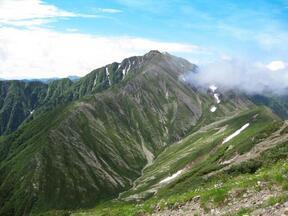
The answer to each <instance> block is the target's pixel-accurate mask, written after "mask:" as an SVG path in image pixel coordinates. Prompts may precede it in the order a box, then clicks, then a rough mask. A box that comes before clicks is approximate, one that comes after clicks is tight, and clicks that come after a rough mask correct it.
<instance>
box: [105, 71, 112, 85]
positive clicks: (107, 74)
mask: <svg viewBox="0 0 288 216" xmlns="http://www.w3.org/2000/svg"><path fill="white" fill-rule="evenodd" d="M105 69H106V76H107V78H108V82H109V85H111V81H110V74H109V70H108V67H106V68H105Z"/></svg>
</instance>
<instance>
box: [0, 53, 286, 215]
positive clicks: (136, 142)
mask: <svg viewBox="0 0 288 216" xmlns="http://www.w3.org/2000/svg"><path fill="white" fill-rule="evenodd" d="M195 67H196V66H195V65H193V64H191V63H189V62H188V61H186V60H184V59H181V58H177V57H175V56H172V55H169V54H167V53H165V54H163V53H160V52H158V51H151V52H149V53H147V54H146V55H144V56H138V57H131V58H128V59H125V60H124V61H123V62H122V63H120V64H119V63H112V64H110V65H107V66H105V67H102V68H99V69H97V70H95V71H92V72H91V73H90V74H88V75H87V76H85V77H83V78H81V79H80V80H79V81H76V82H71V81H70V80H69V79H63V80H56V81H54V82H51V83H49V84H48V85H46V86H44V87H43V89H44V90H43V92H44V93H43V94H41V97H39V98H40V99H39V102H38V103H37V107H36V109H35V113H33V115H32V116H31V117H30V118H29V119H28V120H27V121H26V122H25V124H23V125H22V126H21V127H20V128H19V129H18V130H17V131H15V132H14V133H12V134H10V135H8V136H2V137H1V138H0V215H29V213H30V212H31V211H32V213H33V214H38V213H40V214H41V213H42V212H45V211H49V210H51V209H60V210H61V209H78V208H84V207H92V206H94V205H95V204H97V203H99V202H100V201H105V200H109V199H111V198H116V197H118V195H119V193H121V192H122V193H121V194H120V197H119V198H121V200H124V201H125V200H129V201H131V200H132V201H135V200H136V201H141V202H143V201H142V200H143V199H147V198H149V197H150V196H152V195H154V197H153V198H152V201H153V199H156V201H155V202H154V203H153V204H155V203H157V202H158V201H159V199H164V198H167V197H170V196H174V195H175V194H179V193H180V194H183V193H185V192H187V191H186V190H187V189H190V190H194V189H195V188H196V187H198V186H200V185H201V184H202V182H203V183H205V182H206V180H207V179H208V180H207V182H209V181H210V180H209V179H210V178H212V179H213V178H214V177H213V176H215V175H216V176H217V175H218V174H219V173H225V172H228V170H231V169H232V168H231V166H232V165H237V163H242V162H243V161H245V160H249V159H253V158H252V157H251V155H250V156H249V152H252V153H253V151H256V153H253V155H255V157H256V156H258V155H259V154H260V153H261V152H263V151H266V150H268V149H270V148H273V147H275V146H278V145H281V144H282V143H283V142H285V141H286V139H287V134H286V126H285V125H284V124H283V122H282V121H281V120H280V119H279V118H278V117H277V116H276V115H274V114H273V113H271V111H270V110H268V109H266V108H263V107H258V106H256V105H254V104H253V103H252V102H251V101H250V100H249V99H248V98H247V97H246V96H243V95H242V94H241V93H235V92H233V91H230V92H222V93H221V90H220V91H219V90H218V89H217V87H215V86H210V87H208V86H207V89H201V90H199V89H195V88H194V87H193V86H191V85H188V84H186V83H185V82H184V81H183V79H182V78H183V75H184V74H185V73H186V72H188V71H190V72H191V71H193V70H195ZM183 138H184V139H183ZM258 148H259V149H260V150H259V149H258ZM257 154H258V155H257ZM207 182H206V183H207ZM190 198H191V197H190ZM124 201H123V202H120V205H123V206H126V205H127V203H126V202H124ZM152 201H150V200H148V202H152ZM185 201H186V200H185ZM112 203H113V202H112ZM108 205H112V204H111V202H109V203H108ZM100 206H101V205H100ZM150 207H151V206H150ZM150 207H149V209H150V210H149V211H151V208H150ZM117 208H118V207H117ZM117 208H115V209H117ZM131 208H132V209H133V211H134V210H135V212H138V210H139V209H138V207H137V206H134V205H133V206H132V207H131ZM119 209H120V210H122V209H121V208H118V210H119ZM106 210H107V209H106ZM106 210H105V206H104V209H100V210H99V211H98V210H97V213H96V215H101V214H103V215H107V214H109V212H108V213H107V211H110V210H107V211H106ZM118 210H116V212H117V211H118ZM142 210H143V209H142V208H140V211H142ZM118 212H119V211H118ZM64 213H65V212H64ZM126 213H127V212H125V211H124V215H129V213H127V214H126ZM138 213H139V212H138ZM51 214H52V215H53V214H55V212H54V211H52V213H51ZM115 215H117V214H115ZM131 215H134V214H131Z"/></svg>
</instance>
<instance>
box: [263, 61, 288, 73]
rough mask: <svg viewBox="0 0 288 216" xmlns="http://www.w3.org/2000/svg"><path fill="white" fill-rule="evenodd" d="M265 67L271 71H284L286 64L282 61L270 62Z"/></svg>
mask: <svg viewBox="0 0 288 216" xmlns="http://www.w3.org/2000/svg"><path fill="white" fill-rule="evenodd" d="M266 67H267V68H268V69H269V70H271V71H278V70H283V69H285V68H286V64H285V63H284V62H283V61H272V62H270V63H269V64H267V65H266Z"/></svg>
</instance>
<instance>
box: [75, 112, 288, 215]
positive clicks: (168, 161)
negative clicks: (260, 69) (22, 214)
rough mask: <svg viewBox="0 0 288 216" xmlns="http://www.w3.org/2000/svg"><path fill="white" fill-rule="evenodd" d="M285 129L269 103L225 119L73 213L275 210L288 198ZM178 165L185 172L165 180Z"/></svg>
mask: <svg viewBox="0 0 288 216" xmlns="http://www.w3.org/2000/svg"><path fill="white" fill-rule="evenodd" d="M247 123H249V124H250V125H249V126H248V127H247V128H246V129H245V130H243V131H242V132H241V133H240V134H239V135H238V136H235V137H234V138H232V139H231V140H229V141H227V142H225V143H223V141H224V140H225V138H226V137H228V136H229V135H231V134H233V133H234V132H235V131H236V130H238V129H239V128H241V127H242V126H243V125H245V124H247ZM287 130H288V125H287V123H286V122H282V121H281V120H280V119H279V118H278V117H276V116H275V115H274V114H272V113H271V112H270V111H269V110H267V109H265V108H256V109H253V110H250V111H245V112H242V113H239V114H237V115H235V116H233V117H229V118H227V119H221V120H219V121H218V122H215V123H212V124H211V125H207V126H205V127H202V128H201V129H200V130H198V131H197V132H195V133H192V134H191V135H188V136H187V137H186V138H184V139H183V140H181V141H179V142H177V143H174V144H172V145H171V146H169V147H168V148H167V149H166V150H165V151H163V152H162V153H161V154H160V155H159V156H158V157H157V158H156V160H155V161H154V163H153V164H151V165H150V166H148V167H147V168H146V169H145V170H144V171H143V175H142V176H141V177H140V178H138V179H137V180H136V181H135V184H134V187H133V188H132V189H130V190H128V191H127V192H125V193H122V194H121V197H120V198H121V199H119V200H114V201H109V202H106V203H105V202H104V203H103V204H102V205H99V206H97V207H96V208H95V209H92V210H83V211H79V212H77V213H74V214H73V215H129V216H130V215H131V216H132V215H145V214H147V215H150V214H152V213H153V214H155V215H179V214H180V215H194V214H195V215H198V214H205V215H215V214H217V215H242V214H244V213H245V214H246V213H249V212H254V211H255V212H256V213H257V211H259V212H261V211H264V213H265V209H266V210H267V209H268V210H269V208H270V211H272V210H273V208H272V207H271V206H273V205H275V204H276V203H278V205H281V203H284V202H286V201H287V200H288V196H287V190H288V185H287V174H288V166H287V157H288V134H287ZM179 170H183V172H182V173H181V175H179V176H178V177H177V178H175V179H173V180H171V181H168V182H165V183H161V180H163V179H165V178H167V177H168V176H171V175H172V174H174V173H176V172H177V171H179ZM152 195H153V196H152ZM243 196H244V197H243ZM257 196H258V197H257ZM149 197H150V198H149ZM247 197H248V198H247ZM127 198H128V199H127ZM125 200H129V201H125ZM249 200H251V202H250V201H249ZM229 203H230V204H229ZM226 206H229V207H226ZM271 208H272V210H271ZM191 209H192V210H191ZM268 210H267V211H268ZM275 211H276V210H275ZM279 211H280V210H279ZM262 213H263V212H262Z"/></svg>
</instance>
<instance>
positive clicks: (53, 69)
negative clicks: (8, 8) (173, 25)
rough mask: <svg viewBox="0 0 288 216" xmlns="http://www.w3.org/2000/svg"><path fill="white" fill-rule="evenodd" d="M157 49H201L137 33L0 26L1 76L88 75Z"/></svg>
mask: <svg viewBox="0 0 288 216" xmlns="http://www.w3.org/2000/svg"><path fill="white" fill-rule="evenodd" d="M152 49H158V50H163V51H167V52H172V53H194V52H196V53H197V52H201V48H199V47H197V46H194V45H190V44H182V43H173V42H159V41H155V40H150V39H144V38H137V37H103V36H95V35H89V34H81V33H77V32H73V31H72V32H71V31H70V30H69V31H67V32H57V31H54V30H49V29H44V28H33V29H17V28H13V27H3V28H0V78H5V79H21V78H43V77H45V78H47V77H55V76H57V77H66V76H68V75H80V76H82V75H85V74H87V73H88V72H90V71H91V70H93V69H95V68H98V67H102V66H104V65H106V64H109V63H112V62H114V61H118V62H120V61H122V60H123V58H125V57H130V56H134V55H143V54H144V53H146V52H148V51H150V50H152Z"/></svg>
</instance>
